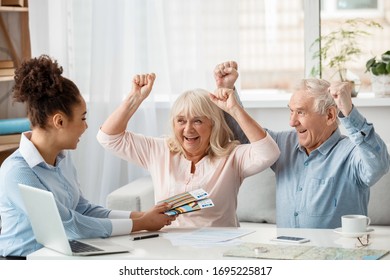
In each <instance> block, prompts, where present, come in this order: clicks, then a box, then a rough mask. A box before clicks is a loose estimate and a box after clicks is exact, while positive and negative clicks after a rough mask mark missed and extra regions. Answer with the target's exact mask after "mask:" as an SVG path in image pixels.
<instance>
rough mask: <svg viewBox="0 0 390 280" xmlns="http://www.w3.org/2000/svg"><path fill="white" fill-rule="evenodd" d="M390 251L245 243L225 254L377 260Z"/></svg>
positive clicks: (279, 257) (264, 257) (248, 256)
mask: <svg viewBox="0 0 390 280" xmlns="http://www.w3.org/2000/svg"><path fill="white" fill-rule="evenodd" d="M388 252H389V251H388V250H374V249H366V248H358V249H347V248H333V247H316V246H305V245H279V244H263V243H243V244H240V245H238V246H236V247H235V248H233V249H231V250H228V251H227V252H225V253H224V256H226V257H244V258H258V259H278V260H377V259H380V258H381V257H383V256H384V255H386V254H387V253H388Z"/></svg>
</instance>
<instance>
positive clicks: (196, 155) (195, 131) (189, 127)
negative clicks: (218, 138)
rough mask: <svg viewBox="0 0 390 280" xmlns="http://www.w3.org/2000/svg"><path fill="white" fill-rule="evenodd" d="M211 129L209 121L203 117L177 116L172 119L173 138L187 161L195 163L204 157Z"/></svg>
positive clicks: (208, 144)
mask: <svg viewBox="0 0 390 280" xmlns="http://www.w3.org/2000/svg"><path fill="white" fill-rule="evenodd" d="M212 127H213V126H212V122H211V120H210V119H208V118H207V117H205V116H200V117H198V116H188V115H183V114H179V115H178V116H176V117H175V118H174V127H173V129H174V133H175V137H176V139H177V141H178V142H179V144H180V145H181V146H182V147H183V150H184V153H185V156H186V158H187V159H188V160H191V161H192V162H195V163H196V162H198V161H199V160H200V159H202V158H203V157H204V156H205V155H206V153H207V150H208V149H209V146H210V136H211V130H212Z"/></svg>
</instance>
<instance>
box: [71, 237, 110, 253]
mask: <svg viewBox="0 0 390 280" xmlns="http://www.w3.org/2000/svg"><path fill="white" fill-rule="evenodd" d="M69 244H70V247H71V248H72V252H74V253H83V252H99V251H103V250H102V249H99V248H97V247H94V246H92V245H89V244H85V243H83V242H80V241H77V240H69Z"/></svg>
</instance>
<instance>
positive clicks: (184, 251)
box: [27, 225, 390, 260]
mask: <svg viewBox="0 0 390 280" xmlns="http://www.w3.org/2000/svg"><path fill="white" fill-rule="evenodd" d="M372 228H374V231H373V232H372V233H371V234H370V245H369V246H367V247H365V248H370V249H386V250H390V227H376V226H373V227H372ZM251 229H252V228H251ZM191 230H195V229H179V228H166V229H164V230H163V232H162V233H161V234H160V237H158V238H150V239H144V240H139V241H132V240H131V239H130V236H128V235H126V236H117V237H111V238H110V240H111V241H113V242H115V243H118V244H121V245H125V246H128V247H129V248H130V249H132V250H131V252H130V253H123V254H112V255H100V256H89V257H72V256H66V255H63V254H60V253H57V252H55V251H52V250H50V249H47V248H42V249H40V250H38V251H36V252H34V253H32V254H30V255H28V256H27V259H28V260H48V259H57V260H66V259H84V260H85V259H106V260H126V259H137V260H142V259H163V260H172V259H176V260H177V259H182V260H189V259H191V260H208V259H213V260H218V259H232V258H230V257H229V258H228V257H223V253H224V252H225V251H227V250H228V249H230V248H232V247H233V246H213V247H208V248H196V247H190V246H173V245H172V244H171V242H170V241H169V240H168V239H167V238H165V237H164V236H166V235H168V234H170V233H180V232H183V233H185V232H188V231H191ZM253 230H254V232H253V233H250V234H248V235H245V236H243V237H241V240H242V241H244V242H255V243H269V244H275V243H274V242H272V241H270V239H271V238H273V237H275V236H277V235H291V236H301V237H307V238H309V239H310V242H308V243H304V244H301V245H302V246H322V247H339V248H355V244H356V241H357V239H356V238H345V237H342V236H340V235H339V234H338V233H336V232H334V231H333V230H332V229H283V228H276V227H275V226H273V225H265V226H264V227H256V228H253ZM384 259H390V254H387V255H386V256H385V257H384Z"/></svg>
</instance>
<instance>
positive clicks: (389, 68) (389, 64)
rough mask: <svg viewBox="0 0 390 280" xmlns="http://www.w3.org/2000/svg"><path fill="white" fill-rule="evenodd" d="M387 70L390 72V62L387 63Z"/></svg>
mask: <svg viewBox="0 0 390 280" xmlns="http://www.w3.org/2000/svg"><path fill="white" fill-rule="evenodd" d="M386 71H387V74H390V63H387V65H386Z"/></svg>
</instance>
